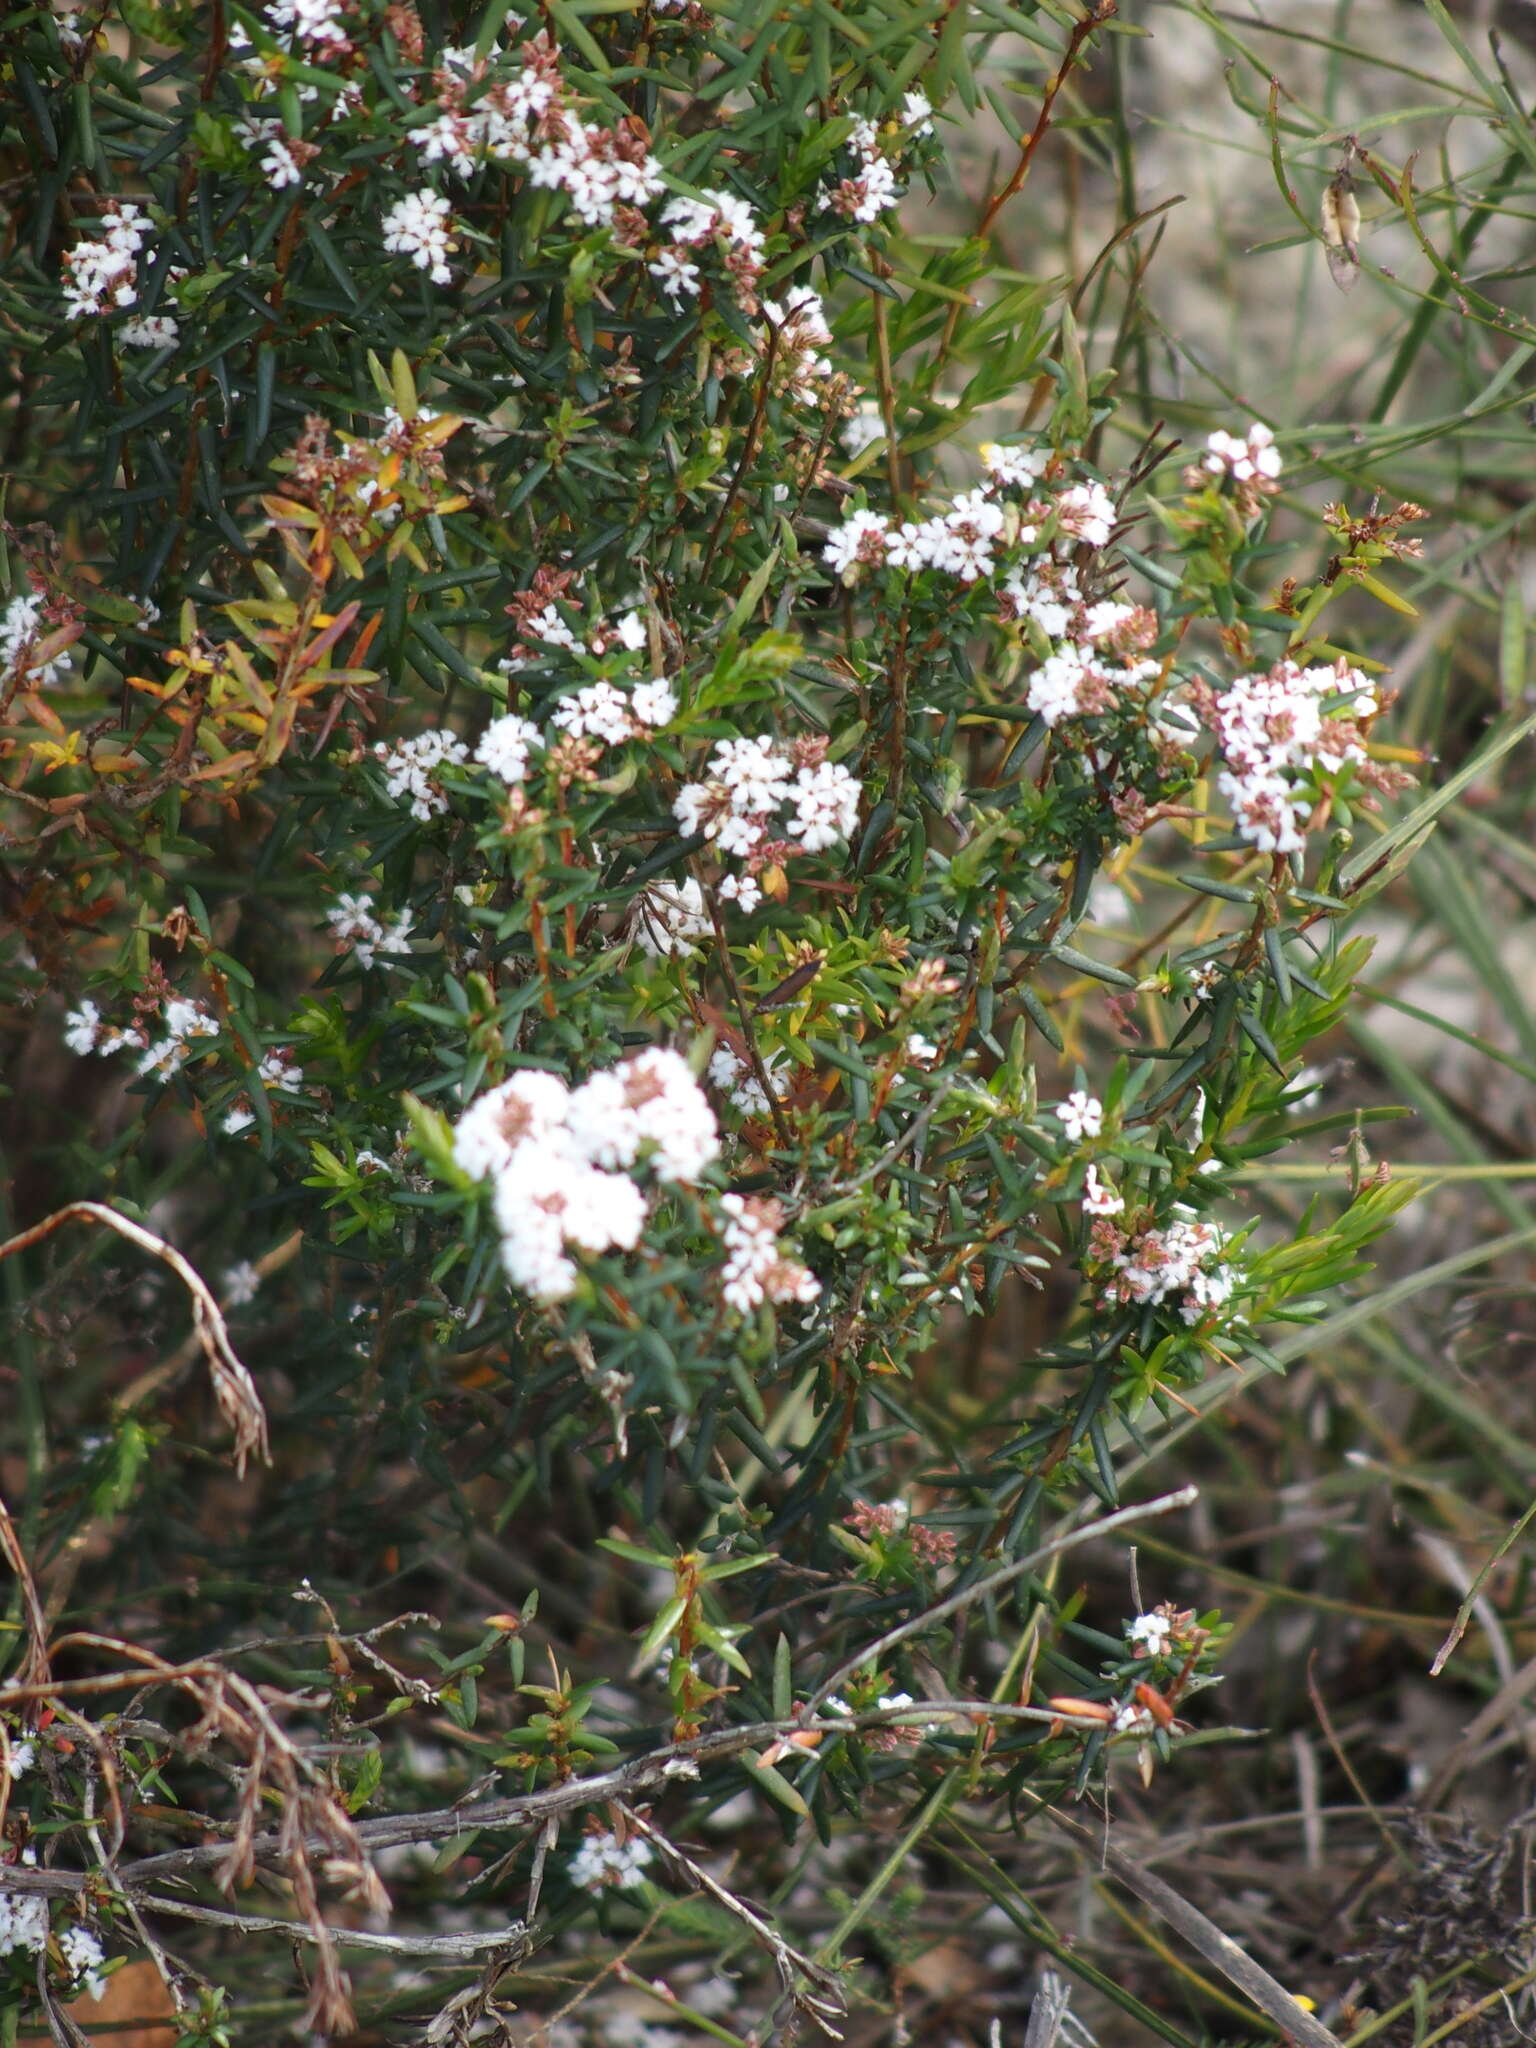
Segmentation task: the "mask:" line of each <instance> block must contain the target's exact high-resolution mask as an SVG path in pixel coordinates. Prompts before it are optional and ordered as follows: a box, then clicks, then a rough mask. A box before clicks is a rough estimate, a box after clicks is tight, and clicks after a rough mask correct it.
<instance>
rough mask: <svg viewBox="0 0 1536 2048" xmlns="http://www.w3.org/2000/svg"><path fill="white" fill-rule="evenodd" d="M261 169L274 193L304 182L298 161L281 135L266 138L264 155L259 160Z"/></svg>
mask: <svg viewBox="0 0 1536 2048" xmlns="http://www.w3.org/2000/svg"><path fill="white" fill-rule="evenodd" d="M261 168H262V171H263V173H264V175H265V177H266V180H267V183H268V184H269V185H270V186H271V188H272V190H273V191H274V192H281V191H283V190H285V189H286V187H288V186H290V185H302V184H303V182H304V173H303V171H302V169H301V168H300V166H299V163H298V159H297V158H296V157H295V156H294V153H293V151H292V150H291V149H290V148H289V146H288V144H287V142H286V141H285V140H284V138H283V137H282V136H281V135H271V136H269V137H268V138H267V146H266V154H265V156H263V158H262V160H261Z"/></svg>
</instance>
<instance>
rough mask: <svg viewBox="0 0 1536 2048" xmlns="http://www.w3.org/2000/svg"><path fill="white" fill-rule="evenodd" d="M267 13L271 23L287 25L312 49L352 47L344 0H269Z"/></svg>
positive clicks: (280, 27)
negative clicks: (348, 35)
mask: <svg viewBox="0 0 1536 2048" xmlns="http://www.w3.org/2000/svg"><path fill="white" fill-rule="evenodd" d="M266 15H267V21H268V23H269V24H270V26H271V27H273V28H275V29H278V30H282V29H287V30H288V31H289V32H290V34H291V35H292V36H293V38H294V40H295V41H297V42H300V43H304V44H307V45H308V46H309V47H310V48H311V49H318V48H319V46H321V45H329V46H330V47H331V49H333V50H344V49H346V48H347V47H348V41H347V30H346V15H347V9H346V6H345V5H344V4H342V0H266ZM321 54H323V51H321Z"/></svg>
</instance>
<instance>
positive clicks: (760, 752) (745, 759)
mask: <svg viewBox="0 0 1536 2048" xmlns="http://www.w3.org/2000/svg"><path fill="white" fill-rule="evenodd" d="M709 772H710V775H711V777H712V778H713V779H714V780H715V781H718V782H720V783H722V784H723V785H724V787H725V788H726V789H727V790H728V791H729V793H730V798H731V808H732V809H733V810H735V811H737V812H738V813H740V814H741V815H743V816H753V815H755V814H757V813H758V812H761V811H771V810H772V809H773V808H774V806H775V805H776V804H778V803H779V802H780V801H781V800H782V799H783V797H784V795H785V794H786V792H787V790H788V787H789V772H790V771H789V763H788V761H787V760H785V758H784V756H783V755H782V754H781V753H780V752H779V751H778V749H777V747H776V745H775V743H774V741H773V740H772V739H761V738H759V739H734V740H721V741H720V743H719V745H718V746H717V747H716V748H715V751H714V753H713V754H712V755H711V757H710V762H709Z"/></svg>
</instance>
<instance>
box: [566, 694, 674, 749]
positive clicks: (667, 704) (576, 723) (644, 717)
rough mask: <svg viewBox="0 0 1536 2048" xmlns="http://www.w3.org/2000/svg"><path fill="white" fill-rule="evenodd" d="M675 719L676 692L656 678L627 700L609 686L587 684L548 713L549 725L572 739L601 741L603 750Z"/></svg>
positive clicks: (620, 744) (668, 723)
mask: <svg viewBox="0 0 1536 2048" xmlns="http://www.w3.org/2000/svg"><path fill="white" fill-rule="evenodd" d="M676 716H677V695H676V692H675V691H674V690H673V688H672V686H671V684H670V683H668V682H667V681H666V680H665V679H664V678H663V677H661V676H657V677H655V678H654V680H653V681H651V682H649V683H641V684H640V685H639V687H638V688H637V689H636V690H634V691H633V692H632V693H631V694H630V695H629V696H628V697H626V696H624V695H623V693H622V692H621V691H619V690H616V689H615V688H614V686H613V684H612V683H589V684H588V685H587V686H586V688H585V689H583V690H577V691H576V692H575V693H574V694H573V695H572V696H569V697H562V698H561V699H560V701H559V703H558V704H556V706H555V708H554V710H553V711H552V712H551V713H550V722H551V723H552V724H554V725H557V726H558V727H559V728H560V730H561V731H562V732H567V733H569V734H570V735H571V736H572V738H573V739H594V740H602V741H603V742H604V744H605V745H607V746H610V747H619V746H622V745H623V744H624V742H625V741H626V740H630V739H634V738H636V737H637V736H639V735H640V734H641V733H643V732H646V731H650V730H654V729H656V728H658V727H660V726H663V725H670V724H671V722H672V720H673V719H674V718H675V717H676Z"/></svg>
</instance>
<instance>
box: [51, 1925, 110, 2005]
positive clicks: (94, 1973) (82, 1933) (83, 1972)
mask: <svg viewBox="0 0 1536 2048" xmlns="http://www.w3.org/2000/svg"><path fill="white" fill-rule="evenodd" d="M59 1951H60V1953H61V1955H62V1956H63V1958H64V1967H65V1969H66V1970H68V1972H69V1974H70V1977H71V1979H72V1981H73V1982H74V1984H75V1985H76V1986H77V1987H78V1988H79V1989H80V1990H82V1991H88V1992H89V1993H90V1994H91V1996H92V1998H94V1999H97V2000H100V1998H101V1996H102V1993H103V1992H104V1991H105V1990H106V1988H107V1980H106V1978H105V1977H104V1976H103V1975H102V1974H101V1966H102V1964H103V1963H104V1962H105V1961H106V1952H105V1951H104V1950H103V1948H102V1946H101V1943H100V1942H99V1941H98V1940H97V1939H96V1937H95V1935H94V1934H92V1932H91V1930H90V1929H89V1927H81V1926H75V1927H66V1928H65V1930H64V1932H63V1933H62V1934H61V1935H60V1936H59Z"/></svg>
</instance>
